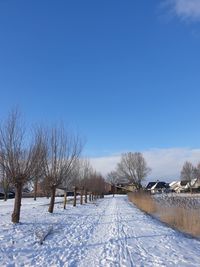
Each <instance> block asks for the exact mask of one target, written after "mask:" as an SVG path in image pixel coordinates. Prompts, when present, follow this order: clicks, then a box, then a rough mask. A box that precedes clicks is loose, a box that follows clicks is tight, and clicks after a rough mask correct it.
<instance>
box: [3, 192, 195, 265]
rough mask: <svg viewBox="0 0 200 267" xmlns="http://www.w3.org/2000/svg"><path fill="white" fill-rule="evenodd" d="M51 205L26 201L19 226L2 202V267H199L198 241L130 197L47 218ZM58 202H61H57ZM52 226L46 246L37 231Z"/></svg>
mask: <svg viewBox="0 0 200 267" xmlns="http://www.w3.org/2000/svg"><path fill="white" fill-rule="evenodd" d="M48 201H49V200H47V199H45V198H43V199H38V200H37V201H36V202H34V201H33V200H32V199H24V200H23V203H22V212H21V223H20V224H18V225H13V224H12V223H10V213H11V211H12V205H13V200H8V202H6V203H5V202H4V201H0V266H10V267H11V266H48V267H49V266H70V267H72V266H80V267H81V266H84V267H86V266H89V267H92V266H94V267H97V266H102V267H106V266H113V267H118V266H119V267H123V266H200V242H199V241H197V240H195V239H190V238H187V237H185V236H184V235H182V234H180V233H177V232H176V231H174V230H172V229H170V228H167V227H166V226H164V225H163V224H161V223H159V222H158V221H156V220H155V219H152V218H151V217H149V216H147V215H145V214H144V213H142V212H141V211H139V210H138V209H137V208H135V207H134V206H133V205H132V204H131V203H129V202H128V200H127V197H126V196H115V197H114V198H113V197H112V196H109V197H106V198H104V199H102V200H98V201H97V202H96V203H93V204H92V203H91V204H87V205H83V206H80V205H78V206H77V207H75V208H73V207H72V205H68V207H67V209H66V210H63V207H62V204H61V203H60V204H59V203H58V204H56V207H55V213H53V214H49V213H48V212H47V208H48V207H47V206H46V205H45V204H47V203H48ZM57 201H58V199H57ZM52 226H53V230H52V232H51V234H50V235H48V236H47V238H46V239H45V241H44V243H43V245H40V244H39V243H38V242H37V238H36V237H35V232H37V231H41V230H42V231H43V230H45V229H48V228H49V227H52Z"/></svg>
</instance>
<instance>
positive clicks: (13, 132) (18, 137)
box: [0, 110, 44, 223]
mask: <svg viewBox="0 0 200 267" xmlns="http://www.w3.org/2000/svg"><path fill="white" fill-rule="evenodd" d="M25 133H26V130H25V127H24V126H23V125H22V123H21V119H20V115H19V112H18V111H17V110H13V111H12V112H11V113H10V114H9V116H8V118H7V120H5V121H4V122H3V123H1V126H0V167H1V169H2V170H3V171H4V172H5V175H6V177H7V178H8V179H9V181H10V183H11V184H12V185H13V186H14V187H15V202H14V210H13V213H12V222H13V223H18V222H19V220H20V208H21V199H22V189H23V186H24V185H25V184H27V183H28V182H29V181H30V180H31V179H33V176H34V174H35V172H36V169H37V168H41V166H40V163H41V162H42V160H41V159H42V158H43V155H44V154H43V153H44V150H43V147H41V142H39V139H40V138H39V137H38V136H37V137H35V138H34V137H33V138H32V140H31V141H29V140H30V139H31V138H30V136H29V138H26V136H25Z"/></svg>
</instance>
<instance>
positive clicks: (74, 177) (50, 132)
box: [0, 110, 104, 223]
mask: <svg viewBox="0 0 200 267" xmlns="http://www.w3.org/2000/svg"><path fill="white" fill-rule="evenodd" d="M82 149H83V142H82V140H81V138H80V136H78V135H75V134H72V133H71V132H69V131H67V130H66V129H65V128H64V126H62V125H60V126H55V127H51V128H44V127H37V128H35V129H34V131H32V134H29V133H28V132H27V130H26V128H25V127H24V125H23V124H22V123H21V118H20V114H19V112H18V111H16V110H15V111H12V112H11V113H10V114H9V116H8V118H7V119H6V120H5V121H4V122H2V123H1V125H0V174H1V177H2V183H3V185H4V189H5V192H6V190H8V187H9V185H12V186H14V189H15V202H14V210H13V213H12V222H13V223H18V222H19V220H20V208H21V199H22V190H23V187H24V186H26V185H27V184H28V183H30V182H31V183H33V184H34V192H35V193H34V195H35V199H36V194H37V186H38V183H39V182H41V181H42V182H43V184H44V185H45V188H46V190H47V191H48V192H49V193H50V205H49V212H50V213H52V212H53V209H54V203H55V194H56V189H57V188H58V187H60V186H62V187H63V188H65V189H66V190H67V188H69V187H70V186H72V185H75V186H78V187H81V188H82V190H86V193H87V190H91V191H93V192H95V190H96V191H98V190H99V188H100V187H99V184H98V183H99V180H101V179H102V180H103V178H102V177H101V176H100V175H99V177H98V175H97V174H96V173H95V172H94V171H93V170H92V168H91V167H90V164H89V162H88V161H84V160H81V159H80V155H81V152H82ZM94 178H95V179H94ZM95 183H96V185H95ZM97 184H98V185H97ZM102 184H103V183H102ZM97 189H98V190H97ZM101 190H102V192H103V191H104V190H103V188H101Z"/></svg>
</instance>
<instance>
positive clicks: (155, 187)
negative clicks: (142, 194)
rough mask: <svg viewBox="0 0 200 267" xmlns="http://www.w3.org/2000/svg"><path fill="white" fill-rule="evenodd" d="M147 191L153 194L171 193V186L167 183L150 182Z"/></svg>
mask: <svg viewBox="0 0 200 267" xmlns="http://www.w3.org/2000/svg"><path fill="white" fill-rule="evenodd" d="M145 189H146V190H147V191H150V192H151V194H157V193H164V192H169V184H168V183H165V182H160V181H157V182H150V183H148V185H147V186H146V188H145Z"/></svg>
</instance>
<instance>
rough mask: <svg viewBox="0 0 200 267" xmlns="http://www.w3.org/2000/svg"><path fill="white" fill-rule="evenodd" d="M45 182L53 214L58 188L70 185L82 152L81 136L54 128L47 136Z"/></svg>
mask: <svg viewBox="0 0 200 267" xmlns="http://www.w3.org/2000/svg"><path fill="white" fill-rule="evenodd" d="M45 143H46V151H47V153H46V160H45V168H44V176H45V180H46V181H47V183H48V187H49V188H50V194H51V200H50V204H49V210H48V211H49V212H50V213H53V209H54V203H55V194H56V188H58V187H59V186H62V185H65V184H68V182H69V181H70V179H71V176H72V173H73V169H74V168H75V166H76V162H77V160H78V158H79V156H80V154H81V151H82V147H83V145H82V141H81V139H80V137H79V136H75V135H73V134H72V133H69V132H67V131H66V130H65V129H64V127H62V126H60V127H54V128H52V129H51V130H50V131H48V132H47V134H46V142H45Z"/></svg>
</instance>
